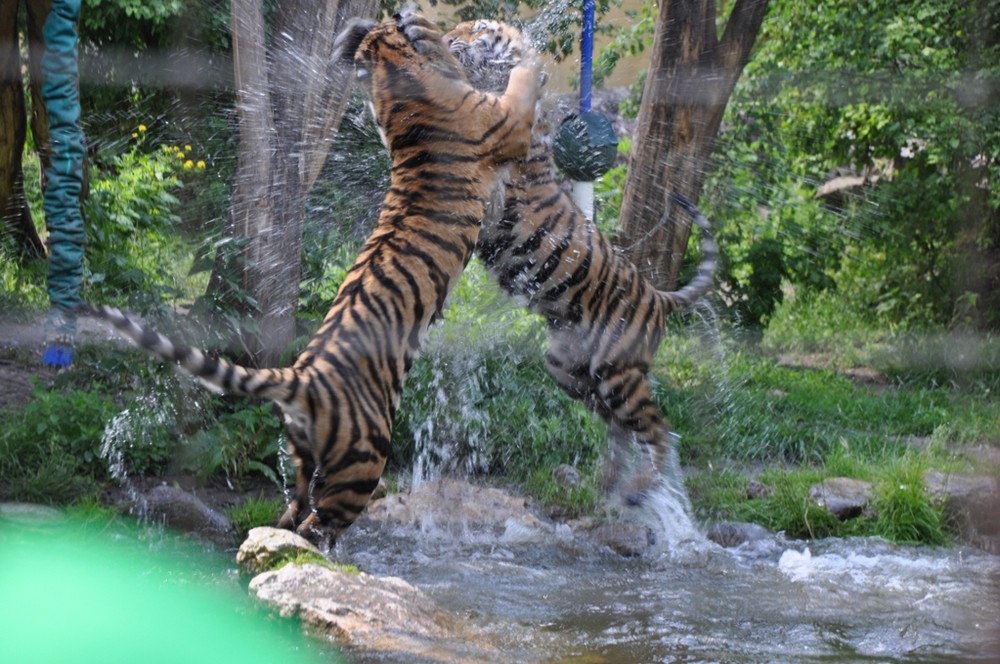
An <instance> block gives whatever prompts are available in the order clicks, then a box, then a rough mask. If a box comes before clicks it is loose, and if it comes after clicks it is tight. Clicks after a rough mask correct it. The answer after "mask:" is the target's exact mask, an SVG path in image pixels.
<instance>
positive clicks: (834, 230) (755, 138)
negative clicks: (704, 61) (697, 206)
mask: <svg viewBox="0 0 1000 664" xmlns="http://www.w3.org/2000/svg"><path fill="white" fill-rule="evenodd" d="M770 17H771V20H769V21H767V22H766V23H765V25H764V28H763V31H762V34H761V35H760V37H759V39H758V44H759V48H758V50H757V51H756V53H755V54H754V57H753V59H752V60H751V62H750V64H749V65H748V66H747V68H746V70H745V72H744V76H743V77H742V79H741V81H740V84H739V85H738V87H737V90H736V92H735V94H734V96H733V98H732V100H731V103H730V106H729V108H728V110H727V121H726V122H725V123H724V126H725V127H726V128H727V129H726V130H725V132H724V135H723V136H722V140H721V146H720V148H721V149H720V152H721V158H720V160H719V161H720V163H721V168H720V169H719V170H718V171H717V172H716V173H715V174H714V175H713V178H712V179H711V180H710V182H709V185H708V190H707V191H708V192H709V196H708V199H709V201H710V206H708V212H709V216H710V217H712V218H713V219H719V220H720V223H721V228H720V231H719V240H720V246H721V248H722V251H723V256H724V268H725V270H724V275H723V280H724V284H725V286H726V289H727V291H728V292H729V293H730V295H731V296H732V297H730V298H727V301H728V302H729V303H730V307H731V309H732V311H733V313H734V314H735V315H736V316H737V318H738V319H739V320H740V321H741V322H742V323H744V324H748V325H755V326H757V325H761V324H764V323H766V322H767V321H768V320H769V319H770V316H771V314H772V313H773V311H774V308H775V306H776V305H777V304H779V303H780V302H781V300H782V297H783V289H784V286H783V284H785V283H791V284H792V285H793V286H794V287H796V288H798V289H813V290H830V289H833V288H834V287H835V288H836V289H837V291H838V292H839V293H840V294H841V295H842V297H844V298H845V301H847V302H850V303H851V304H852V305H853V308H854V310H855V312H856V313H857V314H858V315H862V316H865V315H869V314H874V315H877V316H878V317H879V319H880V320H881V321H889V322H891V323H896V324H902V325H915V324H927V323H933V324H972V325H978V326H983V325H986V326H992V325H996V324H997V315H996V313H995V312H996V311H998V310H1000V307H998V304H997V301H996V288H995V284H996V279H997V275H996V271H995V268H994V267H992V266H994V265H995V264H996V256H997V253H996V252H997V248H998V245H1000V243H998V239H1000V216H998V208H1000V206H998V205H997V200H998V193H997V191H996V187H995V186H993V183H995V181H996V175H997V174H998V172H1000V170H998V169H1000V162H998V160H997V155H998V154H1000V151H998V149H997V147H998V140H1000V139H998V138H997V136H1000V114H998V113H997V111H996V108H997V97H996V95H997V90H998V89H1000V88H998V87H997V85H996V81H997V80H998V75H1000V67H998V65H997V62H1000V58H998V57H996V56H997V55H998V54H1000V53H998V50H997V49H998V43H1000V42H998V41H997V40H996V31H997V25H998V23H997V7H996V6H995V3H987V4H986V5H983V4H980V5H974V4H971V5H970V4H969V3H961V2H957V1H956V0H935V2H932V3H930V4H928V3H927V2H915V1H912V0H884V1H882V2H877V3H874V4H873V3H867V4H866V5H865V6H864V7H859V6H857V5H855V4H852V3H846V2H833V3H827V4H825V5H823V6H822V7H813V6H809V7H806V6H805V5H802V4H801V3H798V4H797V3H794V2H790V1H788V2H786V1H781V2H778V3H772V5H771V14H770ZM970 72H971V73H970ZM843 174H849V175H857V176H860V177H862V178H864V185H862V186H856V187H854V188H853V189H850V190H847V191H846V192H844V193H842V194H840V195H839V197H830V198H827V199H825V200H824V201H823V202H822V204H821V202H820V201H819V200H817V199H815V198H814V194H815V193H816V190H817V187H818V185H819V184H820V183H822V182H823V181H824V180H827V179H828V178H829V177H831V176H834V175H843ZM990 284H993V285H992V286H991V285H990Z"/></svg>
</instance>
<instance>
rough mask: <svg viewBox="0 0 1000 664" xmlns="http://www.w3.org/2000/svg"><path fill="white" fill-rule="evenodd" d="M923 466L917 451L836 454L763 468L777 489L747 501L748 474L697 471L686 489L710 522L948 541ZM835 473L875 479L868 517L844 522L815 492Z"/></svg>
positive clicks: (813, 534)
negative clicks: (807, 463)
mask: <svg viewBox="0 0 1000 664" xmlns="http://www.w3.org/2000/svg"><path fill="white" fill-rule="evenodd" d="M845 466H846V467H847V468H848V469H847V470H845ZM925 470H926V465H925V459H924V458H923V457H919V456H917V455H912V454H911V455H906V456H904V457H900V458H883V459H876V460H871V461H867V462H860V461H858V460H857V459H855V458H853V457H850V456H845V455H843V454H842V453H834V454H833V456H832V458H831V463H829V464H826V465H823V466H815V467H802V468H780V467H777V468H769V469H767V470H765V471H764V472H763V473H761V474H760V475H759V476H758V478H757V479H758V481H760V482H762V483H763V484H765V485H767V486H769V487H770V488H771V489H772V493H771V494H770V495H767V496H763V497H758V498H753V499H748V497H747V479H746V476H745V475H744V474H743V473H737V472H734V471H731V470H723V471H711V472H705V473H701V474H698V475H695V476H693V477H691V478H690V479H689V480H688V481H687V488H688V491H689V493H690V497H691V502H692V506H693V508H694V510H695V514H696V516H697V517H698V518H699V519H703V520H706V521H750V522H753V523H757V524H760V525H763V526H765V527H766V528H768V529H769V530H772V531H774V532H782V533H784V534H785V535H786V536H788V537H793V538H804V539H815V538H821V537H851V536H863V537H872V536H875V537H883V538H885V539H887V540H889V541H890V542H896V543H898V544H913V545H941V544H946V543H947V542H948V541H949V538H948V535H947V533H946V524H945V523H944V520H943V519H942V513H941V509H940V508H939V507H936V506H934V505H933V504H932V503H931V499H930V498H929V497H928V495H927V493H926V491H924V484H923V480H922V479H921V478H922V475H923V472H924V471H925ZM833 477H854V478H857V479H862V480H866V481H873V480H874V490H873V497H872V500H871V503H870V505H869V506H868V508H867V509H866V510H865V512H864V513H863V514H862V515H860V516H857V517H854V518H851V519H846V520H840V519H838V518H837V517H835V516H833V515H832V514H830V513H828V512H827V511H826V510H824V509H823V508H821V507H819V506H818V505H817V504H816V503H815V501H814V500H813V499H812V498H811V497H810V489H811V487H813V486H814V485H817V484H819V483H820V482H822V481H823V480H826V479H829V478H833Z"/></svg>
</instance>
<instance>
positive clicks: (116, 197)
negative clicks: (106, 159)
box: [84, 125, 205, 303]
mask: <svg viewBox="0 0 1000 664" xmlns="http://www.w3.org/2000/svg"><path fill="white" fill-rule="evenodd" d="M145 132H146V128H145V127H144V126H142V125H140V126H139V128H138V130H137V131H136V134H135V135H136V142H135V143H134V144H133V145H132V147H131V148H130V149H128V150H127V151H126V152H124V153H123V154H121V155H118V156H115V157H113V158H112V159H111V163H112V168H111V170H110V171H107V172H105V171H103V170H101V169H98V168H94V169H92V171H91V185H90V196H89V198H88V199H87V201H86V203H85V215H84V220H85V222H86V228H85V230H86V233H87V239H88V245H87V249H86V256H85V271H84V279H85V287H86V289H87V291H88V293H87V296H88V297H92V298H93V299H96V300H99V301H106V300H108V299H115V298H121V297H122V296H125V295H130V294H140V297H141V298H146V299H149V298H151V299H152V301H153V302H154V303H155V302H159V301H162V300H163V299H169V298H170V297H174V296H176V295H177V294H179V293H181V292H183V284H184V280H185V278H186V275H185V272H183V271H181V270H179V269H178V268H179V267H180V266H182V265H184V264H189V263H190V260H191V259H190V249H188V248H187V247H185V246H184V245H183V244H182V243H181V242H180V238H179V236H178V235H177V233H176V229H175V226H176V225H177V224H178V222H179V221H180V217H179V216H178V214H177V211H178V209H179V208H180V199H178V198H177V196H176V194H177V192H178V190H179V189H180V188H181V187H182V186H183V183H182V179H181V174H182V173H183V172H184V171H193V172H196V171H197V170H199V169H203V168H204V167H205V166H204V162H203V161H201V160H199V161H195V160H194V159H192V158H191V157H190V155H189V154H188V153H186V152H185V151H184V150H183V149H182V148H180V147H179V146H175V147H171V146H162V147H161V148H160V149H155V150H153V151H146V150H145V148H144V135H145ZM188 152H189V151H188Z"/></svg>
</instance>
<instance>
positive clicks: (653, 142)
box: [620, 0, 768, 290]
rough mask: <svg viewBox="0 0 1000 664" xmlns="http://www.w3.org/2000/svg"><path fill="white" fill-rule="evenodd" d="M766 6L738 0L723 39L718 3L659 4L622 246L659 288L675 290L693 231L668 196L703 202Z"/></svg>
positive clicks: (667, 0)
mask: <svg viewBox="0 0 1000 664" xmlns="http://www.w3.org/2000/svg"><path fill="white" fill-rule="evenodd" d="M767 3H768V0H737V1H736V3H735V5H734V6H733V10H732V14H731V15H730V17H729V20H728V22H727V24H726V29H725V33H724V34H723V36H722V38H721V39H719V38H718V36H717V32H716V6H715V0H664V1H663V2H662V3H661V4H660V15H659V19H658V21H657V26H656V35H655V37H654V40H653V52H652V60H651V62H650V66H649V73H648V74H647V78H646V85H645V88H644V89H643V93H642V104H641V106H640V110H639V118H638V124H637V127H636V131H635V135H634V137H633V140H632V153H631V155H630V156H629V164H628V178H627V180H626V182H625V188H624V191H623V192H622V207H621V218H620V225H621V236H620V244H621V246H622V247H623V248H624V250H625V252H626V254H627V255H628V257H629V259H630V260H632V262H634V263H635V264H636V266H638V267H639V269H640V270H641V271H642V273H643V274H644V275H645V276H646V277H647V278H648V279H650V280H651V281H652V282H653V283H654V284H656V285H657V286H658V287H659V288H661V289H664V290H672V289H674V288H675V287H676V285H677V275H678V273H679V272H680V268H681V262H682V260H683V257H684V252H685V249H686V247H687V242H688V237H689V236H690V234H691V219H689V218H688V217H687V216H686V215H675V214H672V210H671V202H670V193H671V192H672V191H676V192H677V193H679V194H681V195H683V196H685V197H687V198H688V199H690V200H692V201H697V200H698V196H699V194H700V193H701V188H702V185H703V184H704V181H705V176H706V174H707V172H708V169H709V165H710V163H709V159H710V157H711V154H712V151H713V149H714V147H715V139H716V136H717V135H718V132H719V126H720V125H721V123H722V116H723V113H724V111H725V109H726V103H727V102H728V101H729V96H730V94H732V91H733V87H734V86H735V85H736V81H737V79H738V78H739V76H740V74H741V73H742V71H743V67H744V66H745V65H746V63H747V60H748V58H749V56H750V49H751V48H752V47H753V43H754V40H755V39H756V37H757V33H758V31H759V30H760V26H761V23H762V22H763V19H764V14H765V13H766V11H767ZM668 220H669V221H668Z"/></svg>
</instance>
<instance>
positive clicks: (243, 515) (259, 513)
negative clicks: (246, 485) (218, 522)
mask: <svg viewBox="0 0 1000 664" xmlns="http://www.w3.org/2000/svg"><path fill="white" fill-rule="evenodd" d="M284 509H285V504H284V501H282V500H281V499H280V498H265V497H264V496H256V497H254V496H251V497H250V498H247V499H246V501H244V502H243V503H241V504H240V505H236V506H235V507H231V508H229V509H228V510H226V516H228V517H229V520H230V521H232V522H233V527H235V528H236V529H237V530H238V531H239V532H240V533H242V534H244V535H245V534H246V533H248V532H250V530H252V529H254V528H257V527H259V526H272V525H274V522H275V521H277V520H278V517H279V516H280V515H281V512H282V511H283V510H284Z"/></svg>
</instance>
